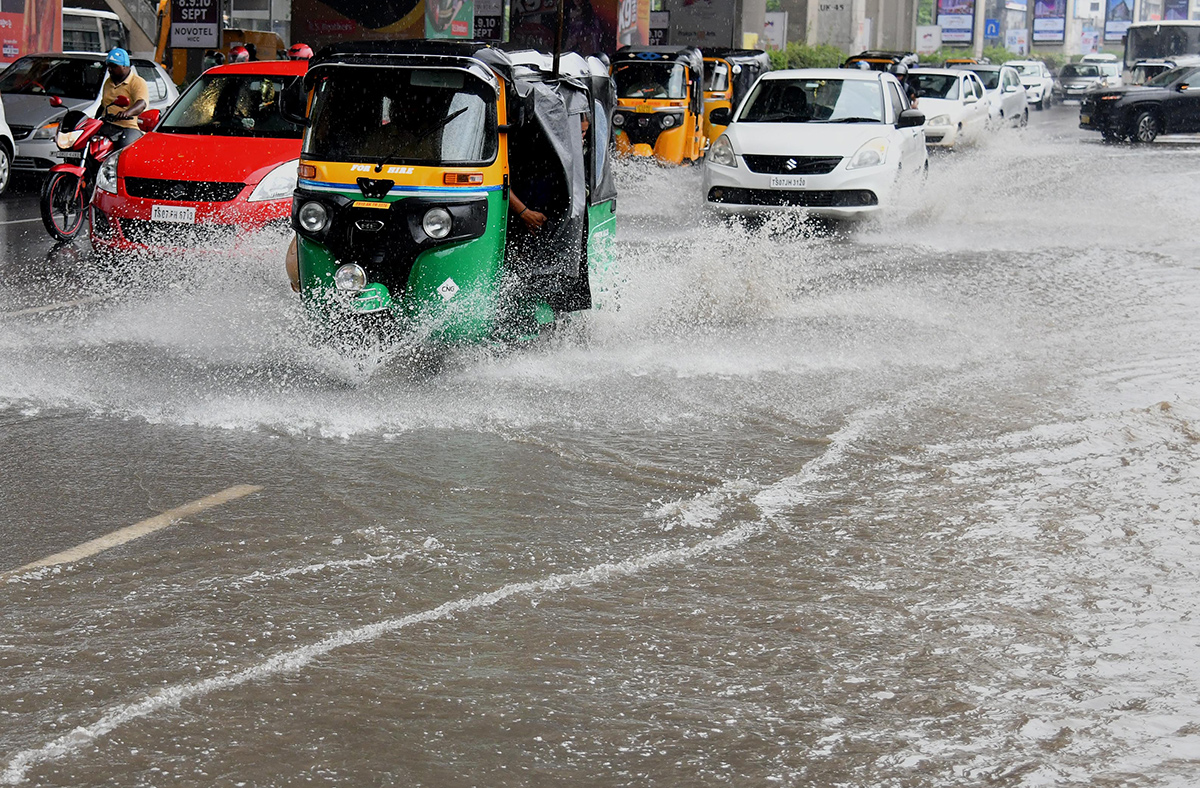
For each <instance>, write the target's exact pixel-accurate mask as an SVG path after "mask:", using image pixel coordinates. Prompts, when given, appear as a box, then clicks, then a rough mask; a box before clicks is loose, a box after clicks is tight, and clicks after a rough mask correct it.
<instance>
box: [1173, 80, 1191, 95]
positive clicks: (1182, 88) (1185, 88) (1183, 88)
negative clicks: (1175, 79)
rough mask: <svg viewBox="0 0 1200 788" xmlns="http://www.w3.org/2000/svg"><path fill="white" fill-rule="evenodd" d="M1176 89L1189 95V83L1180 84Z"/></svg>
mask: <svg viewBox="0 0 1200 788" xmlns="http://www.w3.org/2000/svg"><path fill="white" fill-rule="evenodd" d="M1175 89H1176V90H1178V91H1179V92H1180V93H1187V91H1188V83H1186V82H1180V83H1179V84H1178V85H1176V86H1175Z"/></svg>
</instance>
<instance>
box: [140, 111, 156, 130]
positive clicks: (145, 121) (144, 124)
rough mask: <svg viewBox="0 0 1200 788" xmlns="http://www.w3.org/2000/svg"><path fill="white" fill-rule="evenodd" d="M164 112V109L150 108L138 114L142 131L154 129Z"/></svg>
mask: <svg viewBox="0 0 1200 788" xmlns="http://www.w3.org/2000/svg"><path fill="white" fill-rule="evenodd" d="M160 114H162V110H157V109H148V110H146V111H145V112H143V113H142V114H141V115H138V119H137V122H138V128H139V129H141V130H142V131H154V127H155V126H157V125H158V116H159V115H160Z"/></svg>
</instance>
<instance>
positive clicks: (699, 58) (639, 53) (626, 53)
mask: <svg viewBox="0 0 1200 788" xmlns="http://www.w3.org/2000/svg"><path fill="white" fill-rule="evenodd" d="M653 55H658V57H652V56H653ZM618 60H620V61H629V60H638V61H642V62H648V63H652V62H654V61H656V60H657V61H659V62H662V61H664V60H667V61H674V62H677V63H685V64H687V66H688V68H690V69H692V70H693V71H696V72H697V73H700V74H703V73H704V55H702V54H701V53H700V50H699V49H697V48H696V47H673V46H623V47H621V48H620V49H618V50H617V54H616V55H615V56H614V57H613V62H614V63H615V62H616V61H618Z"/></svg>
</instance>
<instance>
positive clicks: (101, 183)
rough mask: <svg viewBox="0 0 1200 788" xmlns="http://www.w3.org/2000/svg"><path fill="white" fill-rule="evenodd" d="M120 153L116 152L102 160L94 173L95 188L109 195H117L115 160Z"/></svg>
mask: <svg viewBox="0 0 1200 788" xmlns="http://www.w3.org/2000/svg"><path fill="white" fill-rule="evenodd" d="M120 155H121V152H120V151H117V152H116V153H114V154H113V155H111V156H109V157H108V158H107V159H105V160H104V163H103V164H101V165H100V170H99V172H97V173H96V188H97V189H99V190H100V191H103V192H108V193H109V194H116V193H117V159H118V158H119V157H120Z"/></svg>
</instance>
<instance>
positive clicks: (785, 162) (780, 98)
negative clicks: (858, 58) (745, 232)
mask: <svg viewBox="0 0 1200 788" xmlns="http://www.w3.org/2000/svg"><path fill="white" fill-rule="evenodd" d="M924 121H925V118H924V116H923V115H922V114H921V113H920V112H917V111H915V110H912V109H910V108H909V105H908V99H907V98H906V97H905V95H904V91H903V89H902V88H901V86H900V83H899V82H897V81H896V78H895V77H894V76H892V75H891V74H888V73H884V72H879V71H859V70H856V69H795V70H790V71H771V72H768V73H766V74H763V75H762V76H761V77H759V79H758V81H757V82H756V83H755V84H754V87H753V88H752V89H751V91H750V94H749V95H748V96H747V97H746V100H745V101H744V102H742V104H741V106H740V107H739V108H738V111H737V115H736V116H735V117H734V118H733V119H732V122H731V123H730V124H729V127H728V128H727V129H726V130H725V133H724V134H722V135H721V136H720V137H718V138H717V139H716V141H715V142H713V144H712V146H711V147H710V148H709V150H708V154H707V155H706V156H705V158H704V194H705V200H706V203H707V205H708V206H709V207H710V208H712V209H713V210H716V211H719V212H745V211H762V210H771V209H781V208H788V207H802V208H806V209H808V210H809V211H811V212H812V213H814V214H818V215H821V216H829V217H833V218H842V219H845V218H852V217H855V216H859V215H862V214H866V213H871V212H873V211H876V210H878V209H879V208H880V207H881V206H882V205H885V204H887V202H888V201H889V200H892V199H894V198H895V190H896V186H897V181H898V179H899V178H898V176H899V175H900V174H902V173H903V174H911V175H913V176H917V175H920V174H922V173H924V171H925V168H926V166H927V161H928V160H927V154H926V152H925V137H924V134H923V132H922V124H923V123H924Z"/></svg>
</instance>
